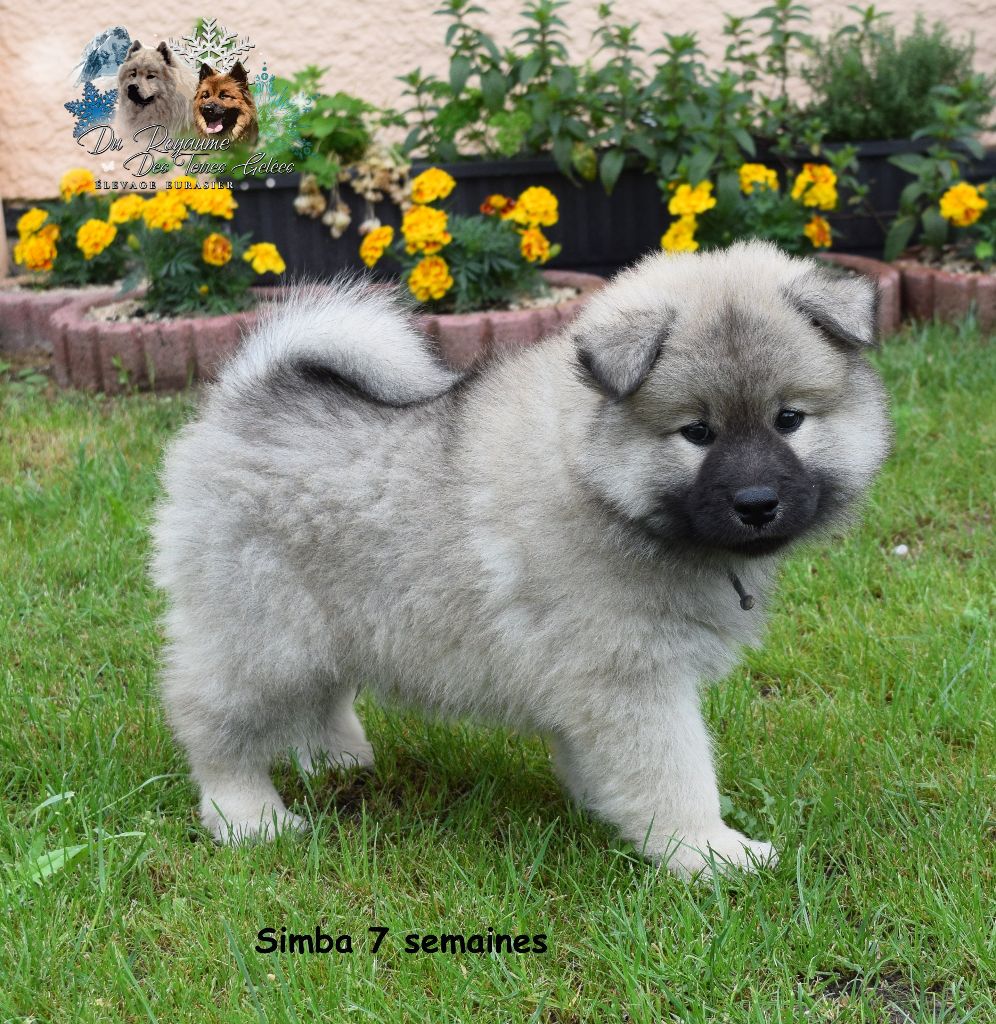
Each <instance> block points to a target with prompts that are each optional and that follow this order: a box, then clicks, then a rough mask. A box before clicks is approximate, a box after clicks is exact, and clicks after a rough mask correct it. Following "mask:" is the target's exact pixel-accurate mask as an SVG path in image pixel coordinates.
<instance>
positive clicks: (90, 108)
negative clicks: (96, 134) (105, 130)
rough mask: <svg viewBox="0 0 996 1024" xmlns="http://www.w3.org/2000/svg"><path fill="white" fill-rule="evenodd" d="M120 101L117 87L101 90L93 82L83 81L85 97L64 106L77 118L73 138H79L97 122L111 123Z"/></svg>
mask: <svg viewBox="0 0 996 1024" xmlns="http://www.w3.org/2000/svg"><path fill="white" fill-rule="evenodd" d="M117 102H118V91H117V89H108V90H107V92H101V91H100V90H99V89H97V88H96V86H95V85H94V84H93V82H84V83H83V99H81V100H71V101H70V102H69V103H64V104H63V106H64V107H65V108H66V110H68V111H69V113H70V114H72V115H73V117H74V118H75V119H76V124H75V126H74V127H73V138H74V139H78V138H79V137H80V136H81V135H82V134H83V133H84V132H85V131H86V130H87V128H91V127H93V125H95V124H107V125H109V124H110V123H111V121H112V120H113V119H114V108H115V106H116V105H117Z"/></svg>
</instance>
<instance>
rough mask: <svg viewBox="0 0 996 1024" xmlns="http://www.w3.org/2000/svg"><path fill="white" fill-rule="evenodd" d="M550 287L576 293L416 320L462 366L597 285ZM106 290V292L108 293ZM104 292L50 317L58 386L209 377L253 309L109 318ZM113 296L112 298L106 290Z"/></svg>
mask: <svg viewBox="0 0 996 1024" xmlns="http://www.w3.org/2000/svg"><path fill="white" fill-rule="evenodd" d="M544 276H545V277H546V278H547V280H548V281H549V282H550V284H552V285H555V286H570V287H574V288H578V289H579V290H580V291H581V294H580V295H579V296H578V298H576V299H574V300H572V301H570V302H565V303H561V304H560V305H559V306H548V307H546V308H544V309H527V310H516V311H514V312H495V313H468V314H465V315H461V316H455V315H451V316H423V317H421V318H420V320H419V323H420V326H421V327H422V329H423V330H425V332H426V333H427V334H428V335H430V336H431V337H432V338H434V339H435V341H436V343H437V345H438V346H439V350H440V352H441V354H442V355H443V356H444V357H445V358H446V359H447V361H448V362H450V363H452V364H453V365H454V366H456V367H458V368H466V367H468V366H470V365H471V364H472V363H474V362H475V361H476V360H477V359H479V358H480V357H481V356H482V355H484V354H485V353H486V352H488V351H490V350H492V349H494V348H497V347H500V346H505V345H529V344H532V343H534V342H536V341H538V340H539V339H540V338H541V337H544V336H545V335H547V334H549V333H551V332H552V331H553V330H554V329H556V328H557V327H559V326H560V325H561V324H563V323H567V322H568V321H570V320H571V319H572V318H573V317H574V315H575V314H576V313H577V311H578V310H579V309H580V308H581V305H582V303H583V302H584V300H585V298H587V296H588V295H590V294H592V292H594V291H595V290H596V289H597V288H600V287H601V286H602V285H603V284H604V283H605V281H604V279H603V278H601V277H596V276H595V275H594V274H577V273H572V272H568V271H556V270H551V271H546V272H545V273H544ZM280 293H281V290H279V289H275V290H269V291H267V290H261V291H260V296H261V300H262V301H266V299H267V298H268V297H270V296H274V297H277V298H278V300H279V296H280ZM112 295H113V293H112ZM112 295H107V294H102V295H99V296H97V295H93V294H91V295H88V296H87V298H85V299H77V300H76V301H73V302H69V303H68V304H65V305H63V306H62V308H60V309H58V310H56V311H55V313H53V314H52V317H51V334H52V340H53V352H52V354H53V358H54V367H55V379H56V382H57V383H59V384H61V385H62V386H63V387H75V388H82V389H84V390H87V391H106V392H108V393H112V394H113V393H114V392H118V391H122V390H125V389H126V388H144V389H152V390H157V391H160V390H172V389H176V388H182V387H186V386H187V385H188V384H189V383H191V382H192V381H195V380H211V379H212V378H213V377H214V376H215V375H216V373H217V371H218V368H219V367H220V366H221V364H222V363H223V362H224V361H225V360H226V359H227V358H228V357H229V356H231V355H232V353H234V352H235V350H236V349H237V348H238V346H239V344H240V342H241V340H242V335H243V334H244V333H245V332H246V331H248V330H250V329H251V328H252V326H253V325H254V324H255V322H256V317H257V315H258V309H254V310H248V311H246V312H244V313H233V314H229V315H227V316H213V317H180V318H177V319H172V320H150V321H148V322H147V323H145V322H141V321H139V322H136V321H133V320H130V321H127V322H117V321H112V320H93V319H91V318H89V317H88V316H87V313H88V312H89V310H90V309H92V308H93V307H94V306H99V305H103V304H105V303H107V302H108V301H109V299H110V298H111V297H112ZM114 297H115V298H116V296H114Z"/></svg>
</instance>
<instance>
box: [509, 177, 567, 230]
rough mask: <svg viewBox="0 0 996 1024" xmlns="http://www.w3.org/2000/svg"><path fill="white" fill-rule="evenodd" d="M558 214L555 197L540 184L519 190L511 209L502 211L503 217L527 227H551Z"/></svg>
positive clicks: (555, 221)
mask: <svg viewBox="0 0 996 1024" xmlns="http://www.w3.org/2000/svg"><path fill="white" fill-rule="evenodd" d="M559 216H560V208H559V205H558V203H557V197H556V196H555V195H554V194H553V193H552V192H551V191H550V190H549V189H548V188H543V187H542V185H533V186H531V187H530V188H527V189H525V190H524V191H522V192H520V193H519V198H518V199H516V200H515V204H514V205H513V206H512V207H511V209H510V210H508V212H507V213H505V212H503V213H502V217H503V218H507V219H509V220H513V221H515V223H516V224H521V225H522V226H523V227H527V228H536V227H544V228H548V227H551V226H552V225H554V224H556V223H557V219H558V217H559Z"/></svg>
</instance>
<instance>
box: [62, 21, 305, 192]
mask: <svg viewBox="0 0 996 1024" xmlns="http://www.w3.org/2000/svg"><path fill="white" fill-rule="evenodd" d="M254 49H255V47H254V45H253V43H252V42H251V41H250V40H249V38H248V37H247V36H239V35H238V34H237V33H234V32H230V31H229V30H228V29H227V28H226V27H225V26H223V25H219V24H218V22H217V19H214V18H202V19H200V20H199V21H198V22H197V24H196V25H195V26H194V29H193V30H192V31H191V32H190V34H189V35H184V36H180V37H178V38H170V39H168V40H162V41H159V42H157V43H154V44H153V45H148V46H147V45H144V44H143V43H142V41H141V40H140V39H133V38H132V37H131V35H130V33H129V32H128V30H127V29H126V28H124V27H122V26H120V25H118V26H115V27H113V28H108V29H106V30H104V31H103V32H100V33H98V34H97V35H96V36H95V37H94V38H93V39H92V40H91V41H90V42H89V43H88V44H87V46H86V48H85V49H84V51H83V54H82V57H81V60H80V63H79V64H78V65H77V69H76V70H78V76H77V79H76V85H77V86H80V87H82V96H79V97H77V98H76V99H74V100H71V101H70V102H68V103H66V104H65V107H66V110H67V111H69V113H70V114H71V115H72V116H73V119H74V126H73V136H74V137H75V138H76V140H77V142H78V143H79V145H81V146H83V147H84V148H85V149H86V150H87V152H89V153H90V154H91V155H93V156H104V155H108V154H115V155H119V156H120V157H121V158H122V166H123V167H124V168H125V169H126V170H127V171H129V172H130V173H131V174H133V175H134V176H136V177H142V176H144V175H147V174H150V173H161V172H164V171H166V170H168V169H170V168H171V167H174V166H175V167H181V168H183V169H184V170H185V171H187V172H188V173H198V172H200V171H206V172H209V173H225V172H226V171H233V170H235V171H238V172H241V173H242V174H244V175H251V174H259V173H274V172H289V171H293V170H294V169H295V167H294V162H295V160H296V159H303V158H304V157H306V156H307V155H308V151H309V149H310V144H309V143H308V142H307V141H306V140H304V139H302V138H301V135H300V132H299V131H298V127H297V126H298V120H299V119H300V117H301V115H302V114H303V113H305V112H307V111H308V110H309V109H310V108H311V106H312V102H313V101H312V98H311V97H310V96H308V95H306V94H304V93H301V92H295V91H294V90H293V89H291V88H289V87H288V85H289V84H288V83H281V82H280V80H279V79H275V78H274V77H273V76H272V75H271V74H270V73H269V72H268V71H267V68H266V64H265V63H264V64H262V65H261V66H260V68H259V70H258V71H257V72H256V73H255V74H252V72H251V68H252V62H253V51H254ZM268 146H271V147H272V148H274V149H275V150H277V151H279V154H280V157H281V159H282V162H281V163H280V164H279V165H277V166H274V164H273V161H271V160H268V159H267V158H266V149H267V147H268ZM108 169H109V168H108Z"/></svg>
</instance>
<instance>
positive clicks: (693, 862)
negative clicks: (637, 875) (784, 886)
mask: <svg viewBox="0 0 996 1024" xmlns="http://www.w3.org/2000/svg"><path fill="white" fill-rule="evenodd" d="M661 859H662V860H664V861H665V862H666V864H667V867H668V870H670V871H672V872H673V873H674V874H676V875H678V877H679V878H685V879H689V880H691V879H696V880H698V881H704V880H706V879H708V878H711V877H712V874H713V872H714V871H716V872H719V873H720V874H723V875H726V874H731V873H732V872H734V871H760V870H761V869H762V868H773V867H775V866H776V865H777V864H778V854H777V853H776V852H775V848H774V847H773V846H772V845H771V843H763V842H759V841H758V840H755V839H748V838H747V837H746V836H745V835H742V834H741V833H740V832H737V831H736V829H732V828H724V829H723V831H721V832H716V833H715V834H712V835H707V836H702V837H699V838H696V839H688V838H686V839H683V840H681V841H680V842H679V841H677V840H675V842H674V843H673V844H672V848H671V849H670V850H669V851H668V853H667V854H666V855H665V856H664V857H663V858H661Z"/></svg>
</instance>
